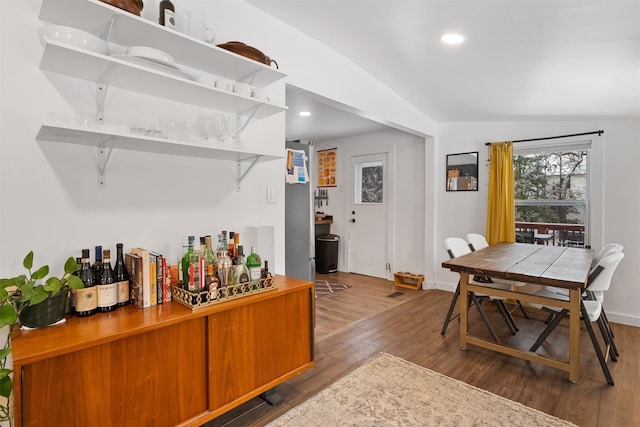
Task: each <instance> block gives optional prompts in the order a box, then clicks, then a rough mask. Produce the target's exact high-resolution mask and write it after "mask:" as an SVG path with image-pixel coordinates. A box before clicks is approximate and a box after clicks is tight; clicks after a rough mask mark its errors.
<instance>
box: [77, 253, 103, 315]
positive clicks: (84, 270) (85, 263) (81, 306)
mask: <svg viewBox="0 0 640 427" xmlns="http://www.w3.org/2000/svg"><path fill="white" fill-rule="evenodd" d="M78 277H80V280H82V283H84V288H82V289H76V298H75V301H76V315H77V316H80V317H85V316H91V315H92V314H94V313H95V312H96V311H97V308H98V295H97V292H96V288H95V286H96V282H95V281H94V280H93V272H92V271H91V265H90V260H89V249H83V250H82V266H81V267H80V273H79V274H78Z"/></svg>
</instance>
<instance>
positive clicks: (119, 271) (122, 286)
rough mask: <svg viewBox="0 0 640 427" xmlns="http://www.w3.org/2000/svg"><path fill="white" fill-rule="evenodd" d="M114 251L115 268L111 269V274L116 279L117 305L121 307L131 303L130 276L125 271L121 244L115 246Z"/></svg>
mask: <svg viewBox="0 0 640 427" xmlns="http://www.w3.org/2000/svg"><path fill="white" fill-rule="evenodd" d="M116 251H117V255H116V266H115V267H114V269H113V274H114V275H115V277H116V283H117V288H118V305H119V306H123V305H127V304H129V303H130V302H131V294H130V293H129V280H131V275H130V274H129V272H128V271H127V266H126V265H125V263H124V253H123V252H122V243H118V244H116Z"/></svg>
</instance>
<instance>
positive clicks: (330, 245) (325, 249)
mask: <svg viewBox="0 0 640 427" xmlns="http://www.w3.org/2000/svg"><path fill="white" fill-rule="evenodd" d="M339 242H340V236H338V235H336V234H323V235H321V236H316V272H318V273H322V274H328V273H335V272H336V271H338V243H339Z"/></svg>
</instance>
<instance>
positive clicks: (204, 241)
mask: <svg viewBox="0 0 640 427" xmlns="http://www.w3.org/2000/svg"><path fill="white" fill-rule="evenodd" d="M206 246H207V238H206V236H200V247H199V250H200V252H199V253H200V256H204V250H205V248H206Z"/></svg>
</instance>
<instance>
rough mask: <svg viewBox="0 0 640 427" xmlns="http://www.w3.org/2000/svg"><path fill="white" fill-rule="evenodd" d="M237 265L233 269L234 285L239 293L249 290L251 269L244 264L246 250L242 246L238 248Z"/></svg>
mask: <svg viewBox="0 0 640 427" xmlns="http://www.w3.org/2000/svg"><path fill="white" fill-rule="evenodd" d="M236 259H237V262H236V265H235V266H234V267H233V283H234V284H235V285H236V289H237V290H238V291H244V290H248V287H249V286H250V284H249V269H248V268H247V265H246V264H245V262H244V249H243V247H242V245H240V246H238V251H237V256H236Z"/></svg>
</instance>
